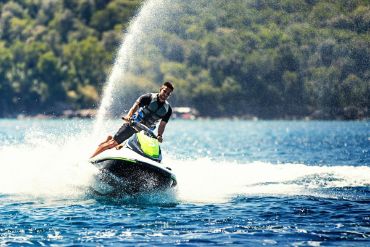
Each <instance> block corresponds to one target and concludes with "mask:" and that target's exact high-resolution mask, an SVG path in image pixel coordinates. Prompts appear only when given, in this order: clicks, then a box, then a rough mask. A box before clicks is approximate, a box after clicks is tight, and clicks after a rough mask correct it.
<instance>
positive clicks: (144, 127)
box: [129, 119, 157, 139]
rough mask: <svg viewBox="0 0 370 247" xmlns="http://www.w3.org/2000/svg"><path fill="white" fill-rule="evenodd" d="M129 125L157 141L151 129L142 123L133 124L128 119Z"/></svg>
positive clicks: (133, 122) (132, 121)
mask: <svg viewBox="0 0 370 247" xmlns="http://www.w3.org/2000/svg"><path fill="white" fill-rule="evenodd" d="M129 124H130V126H131V127H133V128H134V129H136V130H138V131H141V130H142V131H144V132H145V133H147V134H148V135H149V136H150V137H153V138H155V139H157V135H156V134H154V132H153V131H152V130H151V129H149V128H148V127H147V126H146V125H144V124H142V123H139V122H135V121H134V120H133V119H130V121H129Z"/></svg>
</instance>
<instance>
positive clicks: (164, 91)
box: [158, 86, 172, 102]
mask: <svg viewBox="0 0 370 247" xmlns="http://www.w3.org/2000/svg"><path fill="white" fill-rule="evenodd" d="M171 93H172V90H171V89H170V88H169V87H167V86H162V87H161V90H160V91H159V95H158V98H159V101H161V102H164V101H166V100H167V99H168V97H169V96H170V95H171Z"/></svg>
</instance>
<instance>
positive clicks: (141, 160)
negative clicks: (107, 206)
mask: <svg viewBox="0 0 370 247" xmlns="http://www.w3.org/2000/svg"><path fill="white" fill-rule="evenodd" d="M173 89H174V88H173V85H172V83H171V82H165V83H164V84H163V85H162V86H161V88H160V90H159V93H151V94H144V95H142V96H140V97H139V98H138V99H137V100H136V102H135V103H134V105H133V106H132V107H131V109H130V111H129V112H128V114H127V116H125V117H123V120H124V121H125V123H124V124H123V125H122V127H121V128H120V129H119V130H118V131H117V133H116V134H115V135H114V137H113V138H112V136H108V138H107V139H106V140H105V141H104V142H102V143H101V144H100V145H99V146H98V148H97V149H96V150H95V152H94V153H93V155H92V156H91V160H92V162H93V163H94V164H96V165H97V166H98V167H99V168H101V170H102V171H103V173H104V174H106V173H107V171H109V174H110V175H111V174H113V175H114V176H113V177H112V178H109V179H108V178H107V177H111V176H110V175H109V176H108V175H105V176H103V177H104V178H103V179H100V180H101V181H109V182H108V183H105V184H110V185H112V186H113V188H116V187H117V186H116V184H115V183H114V181H115V178H117V177H118V180H117V181H119V184H120V185H119V186H118V187H119V188H120V190H122V189H123V187H125V186H126V190H127V191H126V192H128V193H134V192H140V191H150V190H152V189H153V188H165V187H172V186H174V185H176V179H175V178H174V175H173V174H172V173H171V172H170V171H169V169H167V168H164V167H162V166H161V165H160V161H161V153H160V147H159V143H158V142H162V141H163V138H162V135H163V133H164V130H165V127H166V124H167V122H168V121H169V119H170V116H171V114H172V109H171V106H170V104H169V103H168V102H167V99H168V97H169V96H170V95H171V93H172V92H173ZM158 122H159V127H158V135H157V136H156V135H155V134H154V133H153V130H154V129H155V127H156V124H157V123H158ZM130 137H131V138H130ZM128 138H130V139H129V140H128V141H126V140H127V139H128ZM124 141H126V142H125V143H124V144H123V145H121V143H123V142H124ZM122 146H123V147H124V148H122V151H120V152H119V153H118V152H117V150H113V148H116V149H120V148H121V147H122ZM109 149H110V150H109ZM106 150H108V151H106ZM104 151H106V152H105V153H104V154H105V155H100V154H101V153H102V152H104ZM108 152H109V153H108ZM148 177H150V179H147V178H148ZM122 178H124V179H122ZM122 180H124V183H125V186H121V184H122V183H121V182H122ZM144 181H146V182H144ZM148 188H149V189H148Z"/></svg>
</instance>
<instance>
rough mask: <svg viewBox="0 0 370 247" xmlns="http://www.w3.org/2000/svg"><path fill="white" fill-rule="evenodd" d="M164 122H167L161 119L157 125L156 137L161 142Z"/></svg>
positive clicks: (164, 126)
mask: <svg viewBox="0 0 370 247" xmlns="http://www.w3.org/2000/svg"><path fill="white" fill-rule="evenodd" d="M166 124H167V122H165V121H163V120H162V121H161V122H160V123H159V126H158V135H157V137H158V138H157V139H158V141H159V142H162V141H163V137H162V136H163V132H164V129H165V128H166Z"/></svg>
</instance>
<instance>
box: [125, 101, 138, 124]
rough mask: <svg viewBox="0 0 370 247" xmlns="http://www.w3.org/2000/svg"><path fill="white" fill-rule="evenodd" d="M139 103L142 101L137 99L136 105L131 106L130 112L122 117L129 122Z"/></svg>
mask: <svg viewBox="0 0 370 247" xmlns="http://www.w3.org/2000/svg"><path fill="white" fill-rule="evenodd" d="M139 104H140V102H139V101H136V102H135V103H134V105H133V106H132V107H131V109H130V110H129V112H128V113H127V115H126V116H124V117H122V119H123V120H125V121H127V122H128V121H130V119H131V118H132V115H134V113H135V112H136V111H137V110H138V109H139Z"/></svg>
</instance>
